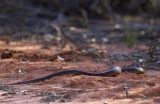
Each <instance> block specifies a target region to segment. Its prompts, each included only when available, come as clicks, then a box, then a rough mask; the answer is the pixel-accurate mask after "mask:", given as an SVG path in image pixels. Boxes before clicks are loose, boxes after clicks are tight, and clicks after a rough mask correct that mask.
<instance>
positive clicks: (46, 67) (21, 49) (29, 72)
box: [0, 41, 160, 104]
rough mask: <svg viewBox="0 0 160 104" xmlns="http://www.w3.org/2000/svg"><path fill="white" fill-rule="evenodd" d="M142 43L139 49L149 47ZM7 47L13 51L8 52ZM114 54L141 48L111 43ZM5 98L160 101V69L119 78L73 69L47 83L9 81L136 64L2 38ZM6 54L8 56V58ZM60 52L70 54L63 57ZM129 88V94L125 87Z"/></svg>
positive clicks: (0, 79) (49, 103)
mask: <svg viewBox="0 0 160 104" xmlns="http://www.w3.org/2000/svg"><path fill="white" fill-rule="evenodd" d="M147 48H148V47H146V46H144V45H138V49H147ZM6 49H7V52H9V53H7V54H6V53H5V54H4V51H5V50H6ZM104 50H106V51H107V52H108V54H110V53H129V52H134V51H136V50H137V47H136V48H134V47H133V48H127V47H125V46H124V45H123V44H121V45H108V46H105V48H104ZM0 55H1V59H0V103H1V104H23V103H25V104H31V103H34V104H39V103H44V104H45V103H46V104H59V103H66V104H81V103H83V104H119V103H123V104H128V103H130V104H159V103H160V72H159V71H156V70H147V71H146V73H145V74H134V73H128V72H125V73H122V74H120V75H119V76H117V77H99V76H96V77H95V76H85V75H75V74H67V75H62V76H56V77H53V78H51V79H48V80H45V81H44V82H37V83H32V84H21V85H5V84H9V83H13V82H18V81H23V80H31V79H34V78H38V77H42V76H45V75H48V74H51V73H54V72H57V71H61V70H68V69H72V70H83V71H88V72H95V73H100V72H104V71H106V70H108V68H109V67H110V66H113V65H118V66H120V67H123V66H127V65H131V64H132V60H131V61H115V62H108V63H109V64H108V63H105V62H107V61H110V60H108V59H104V60H105V62H101V61H99V62H97V61H95V59H93V58H92V57H89V56H85V55H82V54H79V52H77V51H70V50H67V49H66V50H63V51H59V50H57V48H56V47H51V48H50V49H42V48H41V45H36V44H23V43H21V42H17V43H16V42H11V43H10V44H9V45H8V44H5V43H4V42H3V41H1V42H0ZM2 56H3V57H2ZM57 56H60V57H62V58H64V59H65V61H61V60H59V59H58V58H57ZM125 83H126V84H127V87H128V88H129V89H128V99H127V98H126V92H125V90H124V87H125Z"/></svg>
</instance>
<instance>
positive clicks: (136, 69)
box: [7, 65, 145, 85]
mask: <svg viewBox="0 0 160 104" xmlns="http://www.w3.org/2000/svg"><path fill="white" fill-rule="evenodd" d="M125 71H127V72H131V73H137V74H143V73H145V70H144V69H143V68H141V67H139V66H133V65H132V68H122V69H121V68H120V67H119V66H113V67H111V68H109V69H108V70H107V71H106V72H102V73H91V72H86V71H80V70H63V71H59V72H55V73H52V74H50V75H47V76H44V77H40V78H36V79H33V80H28V81H22V82H16V83H11V84H7V85H16V84H25V83H35V82H39V81H44V80H46V79H50V78H52V77H54V76H59V75H65V74H81V75H88V76H104V77H110V76H116V75H119V74H121V73H122V72H125Z"/></svg>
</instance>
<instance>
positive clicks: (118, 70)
mask: <svg viewBox="0 0 160 104" xmlns="http://www.w3.org/2000/svg"><path fill="white" fill-rule="evenodd" d="M108 70H111V71H113V75H119V74H121V73H122V70H121V68H120V67H119V66H112V67H110V68H109V69H108Z"/></svg>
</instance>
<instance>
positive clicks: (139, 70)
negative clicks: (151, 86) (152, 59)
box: [132, 64, 145, 74]
mask: <svg viewBox="0 0 160 104" xmlns="http://www.w3.org/2000/svg"><path fill="white" fill-rule="evenodd" d="M132 68H134V69H135V73H137V74H143V73H145V70H144V69H143V68H142V67H141V66H140V65H138V64H133V65H132Z"/></svg>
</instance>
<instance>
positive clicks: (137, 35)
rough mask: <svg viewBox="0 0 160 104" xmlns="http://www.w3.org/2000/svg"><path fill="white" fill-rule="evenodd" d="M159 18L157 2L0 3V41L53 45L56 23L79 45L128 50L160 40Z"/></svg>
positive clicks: (73, 0)
mask: <svg viewBox="0 0 160 104" xmlns="http://www.w3.org/2000/svg"><path fill="white" fill-rule="evenodd" d="M159 16H160V1H159V0H10V1H8V0H1V3H0V39H1V40H3V41H6V43H9V41H15V40H28V41H29V42H40V43H41V42H42V43H44V42H46V43H47V44H52V45H56V42H55V41H57V40H58V39H59V38H58V36H57V33H56V31H55V29H53V28H52V27H51V26H50V24H58V25H59V26H61V27H63V28H64V31H65V32H66V33H68V36H69V37H72V38H73V39H76V40H79V41H82V42H88V43H92V42H93V43H94V42H95V43H97V44H102V43H117V42H124V43H126V45H127V46H129V47H131V46H133V45H134V44H135V43H136V42H144V41H145V43H146V44H149V43H150V42H151V41H152V40H154V39H156V38H158V37H160V36H159V32H160V26H159V24H160V21H159ZM139 40H140V41H139Z"/></svg>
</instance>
